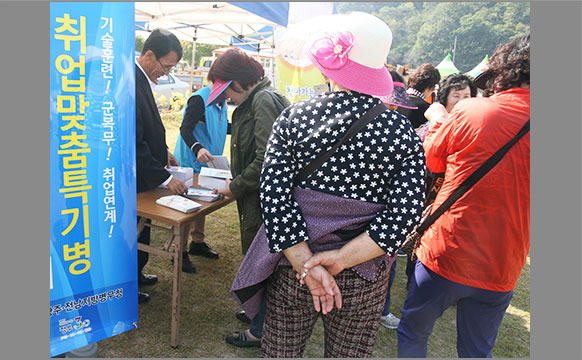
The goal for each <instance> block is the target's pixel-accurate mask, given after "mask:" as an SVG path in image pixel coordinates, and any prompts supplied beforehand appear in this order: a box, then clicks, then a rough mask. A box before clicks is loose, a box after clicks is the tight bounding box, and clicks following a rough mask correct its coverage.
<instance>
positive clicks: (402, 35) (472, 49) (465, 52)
mask: <svg viewBox="0 0 582 360" xmlns="http://www.w3.org/2000/svg"><path fill="white" fill-rule="evenodd" d="M336 9H337V11H338V12H339V13H342V14H343V13H349V12H351V11H363V12H368V13H371V14H373V15H376V16H378V17H379V18H381V19H382V20H384V21H386V23H387V24H388V25H389V26H390V28H391V30H392V34H393V39H392V46H391V50H390V54H389V55H388V59H387V62H388V63H390V64H409V65H410V66H411V67H417V66H419V65H421V64H423V63H425V62H428V63H432V64H434V65H438V64H439V63H440V62H441V61H442V60H443V59H444V58H445V56H446V55H447V53H451V54H453V49H454V44H455V37H456V38H457V44H456V48H455V50H456V54H455V61H454V62H455V65H456V66H457V68H458V69H459V70H460V71H462V72H467V71H469V70H471V69H472V68H473V67H474V66H475V65H477V64H478V63H479V62H480V61H481V60H482V59H483V58H484V57H485V55H489V56H491V54H492V53H493V51H494V50H495V48H496V47H497V45H500V44H503V43H506V42H508V41H510V40H512V39H514V38H516V37H518V36H521V35H524V34H526V33H527V32H528V31H529V29H530V25H529V23H530V5H529V2H375V3H371V2H361V3H356V2H350V3H336Z"/></svg>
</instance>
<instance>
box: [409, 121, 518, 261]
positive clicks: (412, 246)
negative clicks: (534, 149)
mask: <svg viewBox="0 0 582 360" xmlns="http://www.w3.org/2000/svg"><path fill="white" fill-rule="evenodd" d="M528 131H529V120H528V121H527V122H526V123H525V124H524V125H523V127H522V128H521V130H519V132H518V133H517V135H515V137H514V138H513V139H511V140H510V141H509V142H508V143H507V144H505V145H504V146H503V147H502V148H501V149H499V150H497V152H496V153H495V154H493V155H492V156H491V157H490V158H489V159H487V161H485V162H484V163H483V165H481V166H480V167H479V168H478V169H477V170H475V172H474V173H473V174H471V176H469V177H468V178H467V179H465V181H463V183H462V184H461V185H459V187H458V188H457V189H455V191H453V192H452V193H451V195H450V196H449V198H448V199H447V200H445V201H444V202H443V203H442V204H441V206H439V207H438V209H436V210H435V211H434V212H433V213H432V214H430V211H431V208H432V206H430V207H428V208H426V209H425V211H424V212H423V219H422V220H421V222H420V223H419V224H418V225H416V226H415V227H414V229H412V231H411V232H410V233H409V234H408V235H407V236H406V240H405V241H404V243H403V244H402V246H401V247H400V249H401V250H402V251H404V252H405V253H406V254H408V256H410V260H411V261H416V259H417V257H416V253H415V250H416V248H417V247H418V245H419V244H420V238H421V237H422V234H424V232H425V231H426V230H427V229H428V228H429V227H430V226H431V225H432V224H433V223H434V222H435V221H436V219H438V218H439V216H441V215H442V214H443V213H444V212H445V211H447V210H448V208H449V207H451V205H453V203H454V202H455V201H457V200H458V199H459V198H460V197H461V196H463V194H464V193H465V192H467V190H469V189H470V188H471V186H473V185H475V184H476V183H477V181H479V180H480V179H481V178H482V177H483V176H485V174H487V173H488V172H489V170H491V169H492V168H493V167H494V166H495V165H497V163H498V162H499V161H500V160H501V158H503V156H504V155H505V154H506V153H507V151H509V149H510V148H511V147H512V146H513V144H515V143H516V142H517V140H519V139H520V138H521V137H522V136H523V135H525V133H527V132H528ZM428 214H430V215H428Z"/></svg>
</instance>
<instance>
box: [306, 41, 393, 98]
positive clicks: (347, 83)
mask: <svg viewBox="0 0 582 360" xmlns="http://www.w3.org/2000/svg"><path fill="white" fill-rule="evenodd" d="M307 56H308V57H309V60H311V62H312V63H313V65H315V67H317V68H318V69H319V71H321V72H322V73H323V74H324V75H325V76H327V77H328V78H330V79H331V80H333V81H335V82H336V83H338V84H340V85H341V86H343V87H345V88H347V89H350V90H353V91H357V92H360V93H363V94H368V95H377V96H386V95H390V94H391V93H392V90H393V89H394V85H393V84H392V76H391V75H390V73H389V72H388V69H387V68H386V67H385V66H382V67H381V68H380V69H373V68H369V67H367V66H364V65H360V64H358V63H357V62H354V61H352V60H350V59H348V61H347V62H346V64H345V65H344V66H342V67H341V68H340V69H337V70H333V69H327V68H325V67H323V66H322V65H321V64H320V63H319V61H317V58H316V57H315V56H314V55H313V54H312V53H311V51H310V52H308V54H307Z"/></svg>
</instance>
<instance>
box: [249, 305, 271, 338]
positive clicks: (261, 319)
mask: <svg viewBox="0 0 582 360" xmlns="http://www.w3.org/2000/svg"><path fill="white" fill-rule="evenodd" d="M266 314H267V304H266V301H265V297H264V296H263V301H262V302H261V308H260V310H259V312H258V313H257V315H255V317H254V318H252V319H251V327H250V329H249V332H250V333H251V334H252V335H253V336H254V337H256V338H258V339H260V338H262V337H263V325H264V324H265V315H266Z"/></svg>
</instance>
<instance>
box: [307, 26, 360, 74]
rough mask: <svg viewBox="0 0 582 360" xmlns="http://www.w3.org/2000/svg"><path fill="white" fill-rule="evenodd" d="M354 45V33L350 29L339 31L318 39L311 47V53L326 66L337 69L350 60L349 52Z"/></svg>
mask: <svg viewBox="0 0 582 360" xmlns="http://www.w3.org/2000/svg"><path fill="white" fill-rule="evenodd" d="M353 46H354V35H352V33H351V32H349V31H346V32H339V33H335V34H332V35H326V37H324V38H323V39H319V40H317V41H316V42H315V43H314V44H313V46H312V47H311V54H312V55H313V56H314V57H315V58H316V59H317V61H318V62H319V64H320V65H321V66H323V67H324V68H326V69H330V70H337V69H341V68H342V67H344V65H345V64H346V63H347V62H348V52H349V51H350V50H351V48H352V47H353Z"/></svg>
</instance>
